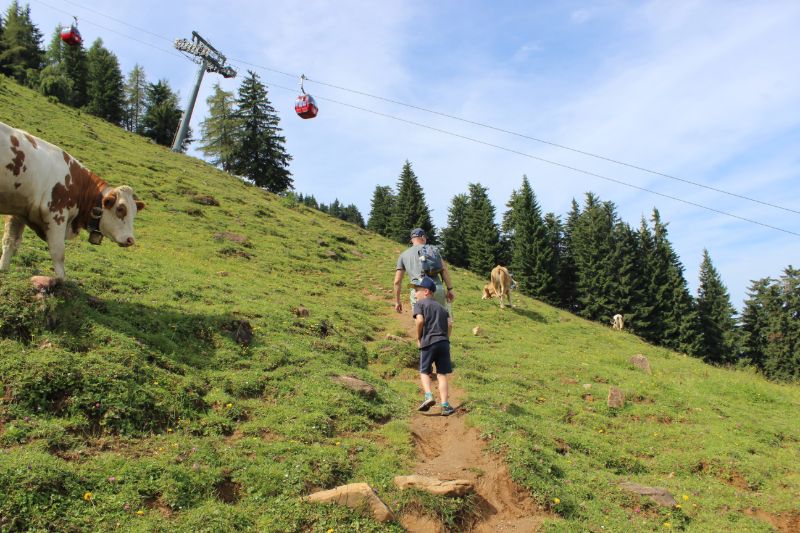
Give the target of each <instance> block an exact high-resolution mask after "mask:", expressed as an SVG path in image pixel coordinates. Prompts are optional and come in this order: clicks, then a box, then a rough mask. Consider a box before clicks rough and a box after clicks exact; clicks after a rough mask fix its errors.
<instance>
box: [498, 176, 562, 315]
mask: <svg viewBox="0 0 800 533" xmlns="http://www.w3.org/2000/svg"><path fill="white" fill-rule="evenodd" d="M506 206H507V207H508V211H506V213H505V215H504V217H503V232H504V233H505V234H506V235H507V238H508V240H509V242H510V244H511V263H510V265H509V266H510V268H511V271H512V272H513V273H514V279H515V280H516V281H517V283H518V284H519V288H520V291H521V292H522V293H523V294H527V295H529V296H533V297H535V298H539V299H540V300H544V301H546V302H548V303H555V302H556V301H557V296H556V294H557V286H556V279H555V277H554V276H553V272H552V271H551V270H550V268H551V267H552V264H553V250H552V248H551V247H550V246H549V245H548V242H547V233H546V229H545V226H544V221H543V220H542V213H541V209H540V208H539V203H538V202H537V200H536V194H535V193H534V192H533V189H531V186H530V184H529V183H528V178H527V176H523V177H522V187H521V188H520V190H519V191H514V192H513V193H512V194H511V199H510V200H509V201H508V203H507V204H506Z"/></svg>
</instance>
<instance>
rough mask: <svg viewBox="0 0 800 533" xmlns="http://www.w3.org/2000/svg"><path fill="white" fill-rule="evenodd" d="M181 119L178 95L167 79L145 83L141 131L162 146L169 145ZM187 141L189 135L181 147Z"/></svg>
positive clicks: (185, 144)
mask: <svg viewBox="0 0 800 533" xmlns="http://www.w3.org/2000/svg"><path fill="white" fill-rule="evenodd" d="M180 121H181V110H180V108H179V107H178V95H176V94H175V93H174V92H172V89H171V88H170V86H169V83H168V82H167V80H160V81H159V82H158V83H149V84H147V102H146V108H145V113H144V116H143V117H142V132H143V134H144V136H145V137H149V138H151V139H153V140H154V141H155V142H156V143H157V144H160V145H162V146H171V145H172V140H173V139H174V138H175V134H176V132H177V130H178V124H180ZM188 142H189V136H187V140H186V142H185V143H184V146H183V147H182V148H183V149H185V148H186V146H187V145H188Z"/></svg>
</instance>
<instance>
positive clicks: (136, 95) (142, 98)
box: [124, 64, 148, 133]
mask: <svg viewBox="0 0 800 533" xmlns="http://www.w3.org/2000/svg"><path fill="white" fill-rule="evenodd" d="M147 86H148V83H147V76H146V75H145V72H144V68H143V67H142V66H141V65H138V64H136V65H134V66H133V69H131V71H130V72H129V73H128V77H127V79H126V81H125V89H124V92H125V120H124V123H125V129H126V130H128V131H131V132H133V133H142V131H143V129H144V126H143V124H142V119H143V118H144V114H145V110H146V109H147Z"/></svg>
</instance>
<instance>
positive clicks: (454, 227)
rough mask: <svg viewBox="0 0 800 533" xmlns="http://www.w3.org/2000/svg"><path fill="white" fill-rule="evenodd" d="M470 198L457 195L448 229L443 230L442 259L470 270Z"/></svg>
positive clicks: (449, 217) (450, 210)
mask: <svg viewBox="0 0 800 533" xmlns="http://www.w3.org/2000/svg"><path fill="white" fill-rule="evenodd" d="M468 206H469V196H467V195H466V194H457V195H455V196H454V197H453V200H452V202H451V203H450V208H449V209H448V212H447V227H446V228H445V229H443V230H442V245H443V246H442V257H444V259H445V261H447V262H448V263H449V264H451V265H453V266H457V267H461V268H469V248H468V246H467V229H466V221H467V207H468Z"/></svg>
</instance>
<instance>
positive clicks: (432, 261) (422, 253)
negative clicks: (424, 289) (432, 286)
mask: <svg viewBox="0 0 800 533" xmlns="http://www.w3.org/2000/svg"><path fill="white" fill-rule="evenodd" d="M417 255H418V256H419V263H420V265H422V271H423V272H424V273H425V274H427V275H428V276H435V275H436V274H438V273H439V272H441V271H442V270H444V262H443V261H442V255H441V254H440V253H439V249H438V248H436V247H435V246H433V245H432V244H423V245H422V248H420V249H419V250H418V251H417Z"/></svg>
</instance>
